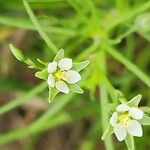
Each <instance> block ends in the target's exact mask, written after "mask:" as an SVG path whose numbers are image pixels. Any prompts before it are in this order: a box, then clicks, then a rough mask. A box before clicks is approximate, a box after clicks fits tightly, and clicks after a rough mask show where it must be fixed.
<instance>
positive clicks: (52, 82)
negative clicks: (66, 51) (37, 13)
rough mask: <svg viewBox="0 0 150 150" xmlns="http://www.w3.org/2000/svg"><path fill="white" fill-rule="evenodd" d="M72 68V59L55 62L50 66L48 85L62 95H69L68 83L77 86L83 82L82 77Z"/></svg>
mask: <svg viewBox="0 0 150 150" xmlns="http://www.w3.org/2000/svg"><path fill="white" fill-rule="evenodd" d="M71 68H72V59H70V58H62V59H60V60H59V61H53V62H50V63H49V64H48V73H49V75H48V79H47V83H48V85H49V86H50V87H52V88H53V87H56V89H57V90H58V91H60V92H62V93H65V94H68V93H69V88H68V85H67V83H69V84H75V83H77V82H78V81H79V80H81V76H80V74H79V73H78V72H77V71H74V70H72V69H71Z"/></svg>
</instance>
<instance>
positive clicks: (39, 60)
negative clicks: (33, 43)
mask: <svg viewBox="0 0 150 150" xmlns="http://www.w3.org/2000/svg"><path fill="white" fill-rule="evenodd" d="M37 61H38V62H39V63H40V64H41V65H44V66H45V67H46V66H48V63H47V62H44V61H42V60H41V59H39V58H37Z"/></svg>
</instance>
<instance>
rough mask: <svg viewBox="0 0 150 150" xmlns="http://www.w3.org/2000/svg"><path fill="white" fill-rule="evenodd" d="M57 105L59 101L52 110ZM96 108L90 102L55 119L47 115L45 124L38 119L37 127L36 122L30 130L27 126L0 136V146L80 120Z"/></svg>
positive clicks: (62, 113) (95, 105) (94, 104)
mask: <svg viewBox="0 0 150 150" xmlns="http://www.w3.org/2000/svg"><path fill="white" fill-rule="evenodd" d="M72 96H73V95H71V97H72ZM71 97H70V98H69V99H68V100H69V101H70V100H71ZM68 100H67V101H68ZM69 101H68V102H69ZM58 104H59V100H58V101H57V103H56V104H55V105H54V106H53V107H52V109H54V108H55V107H56V105H58ZM97 107H98V105H97V104H96V103H91V102H90V103H89V104H87V106H86V107H85V108H83V109H80V110H75V111H72V112H70V113H68V112H61V113H60V114H58V115H57V117H55V116H54V115H53V116H50V117H48V115H47V117H48V118H47V121H46V122H40V120H41V119H40V120H39V123H38V125H37V126H38V127H37V126H36V125H35V124H37V122H35V123H33V124H34V125H33V124H32V125H30V126H32V128H31V127H30V126H28V127H25V128H22V129H17V130H15V131H11V132H8V133H5V134H3V135H0V144H6V143H9V142H11V141H14V140H17V139H19V138H22V137H25V136H28V135H33V134H35V133H40V132H43V131H45V130H46V129H51V128H54V127H56V126H58V125H62V124H65V123H69V122H71V121H73V120H75V119H80V118H82V117H83V116H87V115H88V114H90V113H91V112H93V111H96V110H97V109H98V108H97ZM39 127H40V128H39Z"/></svg>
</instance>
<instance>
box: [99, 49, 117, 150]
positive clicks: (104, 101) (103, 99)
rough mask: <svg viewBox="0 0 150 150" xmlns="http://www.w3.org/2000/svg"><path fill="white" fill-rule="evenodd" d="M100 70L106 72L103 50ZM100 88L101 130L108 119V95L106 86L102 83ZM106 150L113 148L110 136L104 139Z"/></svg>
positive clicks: (105, 125) (104, 128) (104, 127)
mask: <svg viewBox="0 0 150 150" xmlns="http://www.w3.org/2000/svg"><path fill="white" fill-rule="evenodd" d="M100 54H101V57H100V58H101V70H102V71H103V72H106V64H105V63H106V62H105V52H104V51H101V52H100ZM99 88H100V108H101V120H102V128H103V132H104V131H105V130H106V127H107V125H108V121H109V112H108V110H109V109H108V96H107V91H106V88H105V87H104V86H103V85H100V86H99ZM104 142H105V147H106V150H113V149H114V148H113V143H112V139H111V137H109V138H108V139H106V140H105V141H104Z"/></svg>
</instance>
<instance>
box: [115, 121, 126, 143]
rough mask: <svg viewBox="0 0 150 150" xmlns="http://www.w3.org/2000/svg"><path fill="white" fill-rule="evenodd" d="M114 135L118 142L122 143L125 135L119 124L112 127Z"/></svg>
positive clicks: (124, 130) (122, 127)
mask: <svg viewBox="0 0 150 150" xmlns="http://www.w3.org/2000/svg"><path fill="white" fill-rule="evenodd" d="M114 133H115V135H116V137H117V139H118V140H119V141H123V140H124V139H125V138H126V135H127V131H126V129H125V128H124V126H123V125H121V124H120V123H118V124H116V125H115V126H114Z"/></svg>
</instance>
